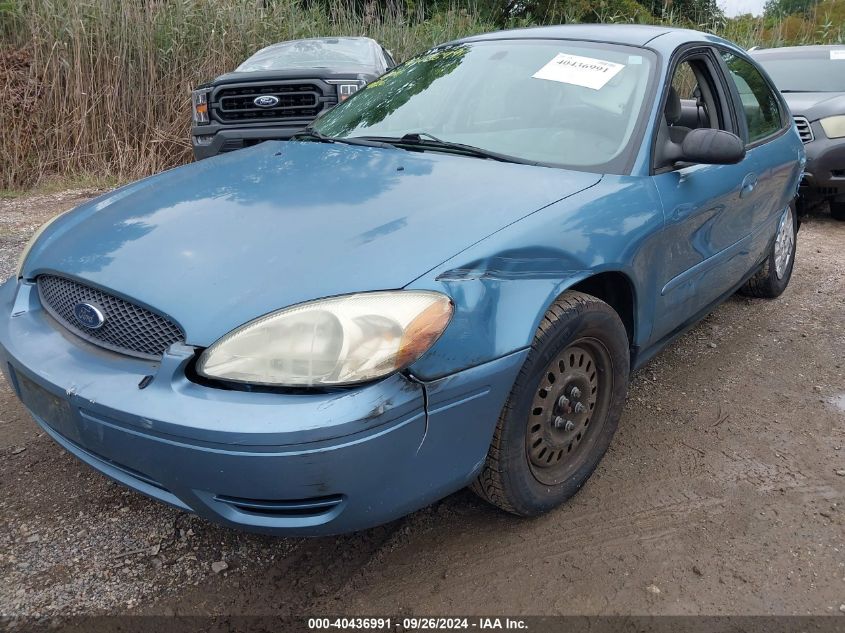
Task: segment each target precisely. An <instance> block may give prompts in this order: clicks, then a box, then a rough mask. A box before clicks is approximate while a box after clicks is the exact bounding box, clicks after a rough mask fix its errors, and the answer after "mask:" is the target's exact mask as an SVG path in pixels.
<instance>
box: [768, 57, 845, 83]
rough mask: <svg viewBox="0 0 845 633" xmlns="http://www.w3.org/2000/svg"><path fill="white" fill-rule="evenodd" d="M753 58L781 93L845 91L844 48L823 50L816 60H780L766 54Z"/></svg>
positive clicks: (793, 58)
mask: <svg viewBox="0 0 845 633" xmlns="http://www.w3.org/2000/svg"><path fill="white" fill-rule="evenodd" d="M822 55H823V56H822ZM756 59H757V61H758V62H760V65H761V66H762V67H763V68H765V69H766V72H767V73H769V75H771V77H772V80H774V82H775V85H776V86H777V87H778V89H780V90H783V91H792V92H845V48H843V49H841V50H836V49H834V50H831V51H824V52H823V54H820V55H819V56H818V57H816V56H813V57H809V56H806V55H802V56H801V57H780V56H779V55H778V56H776V55H774V54H769V55H760V56H759V57H757V58H756Z"/></svg>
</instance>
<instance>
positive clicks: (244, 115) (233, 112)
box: [212, 83, 324, 122]
mask: <svg viewBox="0 0 845 633" xmlns="http://www.w3.org/2000/svg"><path fill="white" fill-rule="evenodd" d="M261 96H273V97H276V98H277V99H278V100H279V102H278V103H277V104H276V105H274V106H273V107H270V108H260V107H258V106H257V105H255V103H254V100H255V99H256V98H257V97H261ZM321 96H322V92H321V91H320V88H319V87H318V86H316V85H314V84H310V83H296V84H264V85H257V86H238V87H233V88H223V89H222V90H219V91H217V93H216V94H215V95H214V99H213V103H212V108H213V109H214V112H215V114H216V115H217V117H218V118H219V119H220V120H221V121H222V122H232V121H245V122H247V121H248V122H263V121H284V120H288V119H290V120H295V119H313V118H314V117H316V116H317V114H318V113H319V112H320V110H321V109H322V108H323V105H324V104H323V103H322V102H321V100H320V97H321Z"/></svg>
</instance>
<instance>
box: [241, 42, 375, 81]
mask: <svg viewBox="0 0 845 633" xmlns="http://www.w3.org/2000/svg"><path fill="white" fill-rule="evenodd" d="M374 63H375V57H374V56H373V49H372V46H370V43H369V41H367V40H364V39H344V38H336V39H325V40H296V41H293V42H282V43H281V44H273V46H268V47H267V48H263V49H261V50H260V51H258V52H257V53H256V54H255V55H253V56H252V57H250V58H249V59H247V60H246V61H245V62H244V63H243V64H241V65H240V66H238V67H237V69H236V71H237V72H241V73H243V72H255V71H260V70H283V69H286V68H322V67H330V66H372V65H373V64H374Z"/></svg>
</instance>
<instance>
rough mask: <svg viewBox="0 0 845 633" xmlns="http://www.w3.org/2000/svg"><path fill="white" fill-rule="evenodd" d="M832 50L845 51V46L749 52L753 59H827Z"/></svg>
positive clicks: (830, 45) (786, 47) (761, 49)
mask: <svg viewBox="0 0 845 633" xmlns="http://www.w3.org/2000/svg"><path fill="white" fill-rule="evenodd" d="M832 50H845V44H816V45H814V46H781V47H779V48H758V49H756V50H753V51H751V55H752V56H753V57H769V56H771V57H785V58H786V57H807V58H813V57H827V56H828V54H829V53H830V51H832Z"/></svg>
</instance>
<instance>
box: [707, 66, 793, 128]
mask: <svg viewBox="0 0 845 633" xmlns="http://www.w3.org/2000/svg"><path fill="white" fill-rule="evenodd" d="M722 59H724V60H725V64H726V65H727V67H728V70H729V71H730V76H731V79H733V81H734V84H736V89H737V92H739V98H740V101H741V102H742V109H743V111H744V113H745V121H746V122H747V123H748V142H749V143H754V142H755V141H759V140H760V139H764V138H766V137H767V136H771V135H772V134H774V133H776V132H778V131H779V130H780V129H781V128H782V127H783V122H782V118H781V112H780V104H779V102H778V98H777V96H775V93H774V91H773V90H772V89H771V88H770V87H769V84H768V83H766V80H765V79H763V75H761V74H760V71H759V70H757V69H756V68H755V67H754V66H753V64H750V63H749V62H747V61H746V60H744V59H742V58H741V57H737V56H736V55H732V54H731V53H722Z"/></svg>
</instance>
